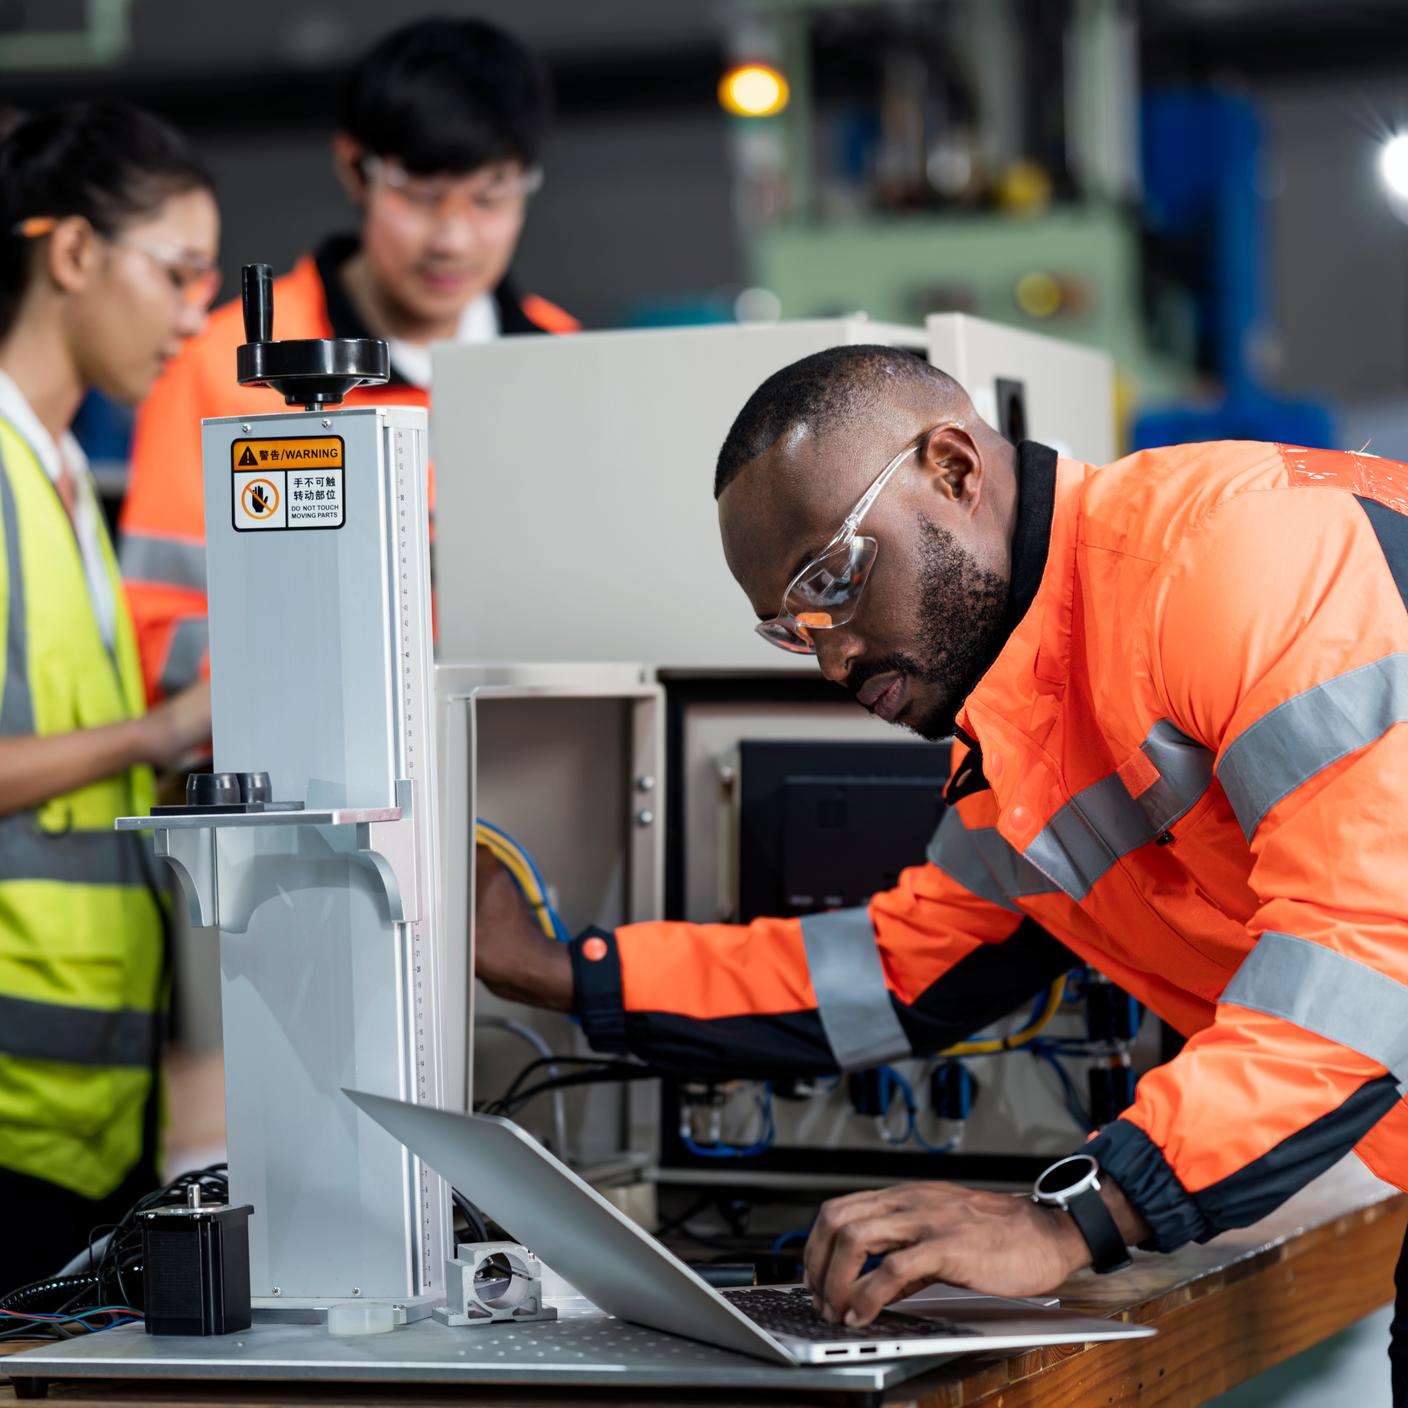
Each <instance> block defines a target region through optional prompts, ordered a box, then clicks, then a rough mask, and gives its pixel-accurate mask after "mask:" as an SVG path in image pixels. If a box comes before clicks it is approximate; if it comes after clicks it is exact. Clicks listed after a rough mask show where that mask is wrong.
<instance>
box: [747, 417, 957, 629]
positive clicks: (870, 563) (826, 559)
mask: <svg viewBox="0 0 1408 1408" xmlns="http://www.w3.org/2000/svg"><path fill="white" fill-rule="evenodd" d="M932 433H933V432H932V431H929V432H926V433H925V436H924V439H928V436H929V435H930V434H932ZM922 443H923V440H921V441H920V442H918V443H917V444H913V445H908V446H906V447H905V448H904V449H903V450H901V451H900V452H899V454H897V455H896V456H895V457H894V459H892V460H891V461H890V462H889V464H887V465H886V466H885V468H884V469H882V470H881V471H880V474H879V476H878V477H877V478H876V480H875V482H874V483H873V484H871V486H870V488H868V489H867V490H866V491H865V493H864V494H863V495H862V496H861V499H860V502H859V503H858V504H857V505H856V506H855V507H854V508H853V509H852V510H851V511H850V514H849V515H848V516H847V518H846V521H845V522H844V523H843V524H842V525H841V527H840V528H839V529H838V530H837V532H836V536H835V537H834V538H832V539H831V541H830V542H829V543H827V545H826V546H825V547H824V548H822V550H821V551H820V552H819V553H818V554H817V555H816V556H815V557H814V558H812V560H811V561H810V562H808V563H807V565H806V566H805V567H803V568H802V570H801V571H800V572H798V573H797V575H796V576H795V577H793V579H792V580H791V582H790V583H789V584H788V586H787V590H786V591H785V592H784V593H783V594H782V610H781V611H779V612H778V613H777V615H776V616H774V617H772V618H771V619H770V620H767V621H759V622H758V624H757V626H756V627H755V629H756V630H757V632H758V634H759V635H760V636H762V638H763V639H764V640H765V641H768V642H770V643H771V644H772V645H775V646H777V648H778V649H779V650H789V651H791V652H792V653H793V654H794V655H815V654H816V641H815V640H814V639H813V636H812V633H813V632H814V631H826V630H830V629H831V628H832V627H833V626H844V625H845V624H846V623H847V622H848V621H849V620H850V619H851V617H852V616H854V615H855V614H856V608H857V606H858V605H859V604H860V598H861V593H862V592H863V591H864V590H865V584H866V583H867V582H868V581H869V580H870V574H871V572H872V571H873V570H874V568H875V556H876V554H877V553H878V552H879V544H878V543H877V542H876V541H875V539H874V538H867V537H863V536H861V535H860V534H858V533H857V532H856V530H857V529H858V528H859V527H860V521H861V519H863V518H864V517H865V515H866V514H867V513H868V512H869V511H870V507H871V505H872V504H873V503H874V502H875V500H876V499H877V498H879V497H880V491H881V490H882V489H883V488H884V487H885V485H886V484H888V483H889V482H890V479H891V478H892V477H893V475H894V473H895V471H896V470H897V469H898V468H899V467H900V466H901V465H902V464H903V463H904V462H905V460H907V459H908V458H909V457H910V456H911V455H912V454H914V453H915V451H916V450H918V449H919V445H920V444H922Z"/></svg>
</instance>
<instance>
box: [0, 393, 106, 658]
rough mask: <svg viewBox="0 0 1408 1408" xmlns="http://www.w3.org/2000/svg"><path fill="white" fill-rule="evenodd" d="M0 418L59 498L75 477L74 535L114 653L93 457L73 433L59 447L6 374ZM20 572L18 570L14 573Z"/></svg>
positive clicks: (95, 610)
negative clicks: (62, 480) (65, 475)
mask: <svg viewBox="0 0 1408 1408" xmlns="http://www.w3.org/2000/svg"><path fill="white" fill-rule="evenodd" d="M0 417H3V418H4V419H5V420H7V421H9V422H10V424H11V425H12V426H14V428H15V430H16V431H17V432H18V433H19V435H20V437H21V438H22V439H24V440H25V441H26V442H27V443H28V445H29V448H30V449H31V450H33V451H34V454H35V458H36V459H38V461H39V463H40V464H41V465H43V466H44V473H45V474H47V475H48V476H49V480H50V482H51V483H52V484H53V485H54V492H55V493H57V492H58V484H59V475H60V473H61V471H62V468H63V467H64V466H67V468H68V472H69V474H70V475H71V476H72V479H73V491H74V510H73V518H74V522H73V531H74V536H75V537H76V538H77V539H78V555H79V557H80V558H81V559H82V561H83V576H84V579H85V580H86V581H87V583H88V597H89V600H90V601H91V602H92V603H93V615H94V616H96V617H97V620H98V629H99V630H100V631H101V632H102V636H103V640H104V641H105V642H106V643H107V647H108V649H109V650H111V649H112V648H113V645H114V643H115V641H116V640H117V601H116V599H115V597H114V594H113V588H112V582H111V580H110V579H109V577H108V568H107V563H106V562H105V561H104V560H103V551H102V547H101V546H100V543H101V530H100V528H99V524H100V522H101V519H100V515H101V513H102V509H101V508H100V507H99V504H98V494H97V491H96V490H95V489H94V487H93V478H92V475H90V474H89V472H88V456H87V455H85V454H84V453H83V447H82V446H81V445H80V444H79V443H78V441H77V440H75V439H74V437H73V433H72V431H68V430H65V431H64V433H63V434H62V435H61V436H60V437H59V439H58V442H57V443H56V442H55V440H54V437H53V436H52V435H50V434H49V432H48V431H47V430H46V429H45V428H44V426H43V424H42V423H41V422H40V420H39V417H38V416H37V415H35V414H34V408H33V407H32V406H31V405H30V404H29V402H28V401H27V400H26V399H25V396H24V392H22V391H21V390H20V389H19V387H18V386H16V385H15V383H14V380H13V379H12V378H11V377H9V376H7V375H6V374H5V373H4V372H0ZM14 570H15V569H14V568H13V567H12V568H11V571H14Z"/></svg>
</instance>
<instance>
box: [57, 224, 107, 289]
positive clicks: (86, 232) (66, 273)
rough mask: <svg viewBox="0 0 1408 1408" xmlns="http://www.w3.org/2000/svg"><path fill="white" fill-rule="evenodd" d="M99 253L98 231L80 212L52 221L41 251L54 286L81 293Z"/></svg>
mask: <svg viewBox="0 0 1408 1408" xmlns="http://www.w3.org/2000/svg"><path fill="white" fill-rule="evenodd" d="M101 257H102V241H101V239H100V238H99V235H98V232H97V231H96V230H95V229H94V228H93V227H92V225H90V224H89V223H88V221H87V220H85V219H84V218H83V216H81V215H70V216H67V217H66V218H65V219H63V220H59V221H57V222H56V223H55V225H54V228H53V230H52V231H51V232H50V235H49V243H48V247H47V248H46V249H45V252H44V267H45V270H46V272H47V273H48V275H49V278H50V279H51V280H52V281H53V283H54V285H55V287H56V288H59V289H60V290H62V291H63V292H64V293H82V291H83V290H84V289H85V288H86V287H87V286H88V281H89V280H90V279H91V278H92V277H93V274H94V271H95V270H96V268H97V265H98V261H99V259H100V258H101Z"/></svg>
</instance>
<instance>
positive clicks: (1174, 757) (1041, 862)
mask: <svg viewBox="0 0 1408 1408" xmlns="http://www.w3.org/2000/svg"><path fill="white" fill-rule="evenodd" d="M1140 751H1141V752H1142V753H1143V754H1144V756H1145V757H1146V758H1148V759H1149V761H1150V762H1151V763H1153V764H1154V766H1155V767H1156V768H1157V769H1158V772H1159V778H1158V781H1157V782H1155V783H1154V784H1153V785H1152V786H1150V787H1148V788H1147V789H1146V790H1145V791H1143V792H1141V793H1140V794H1139V796H1138V797H1131V796H1130V794H1129V789H1128V788H1127V787H1126V786H1125V785H1124V781H1123V779H1121V777H1120V776H1119V774H1118V773H1111V774H1110V775H1109V776H1108V777H1102V778H1101V779H1100V781H1099V782H1094V783H1091V785H1090V786H1089V787H1086V788H1083V789H1082V790H1081V791H1079V792H1077V793H1076V795H1075V796H1074V797H1072V798H1071V800H1070V801H1069V802H1067V803H1066V804H1065V806H1063V807H1062V808H1061V809H1060V810H1059V811H1058V812H1057V813H1056V814H1055V815H1054V816H1053V817H1052V818H1051V820H1050V821H1048V822H1047V823H1046V825H1045V826H1044V827H1042V829H1041V830H1040V831H1039V832H1038V833H1037V835H1036V837H1035V839H1034V840H1032V841H1031V843H1030V844H1029V845H1028V846H1027V848H1026V849H1025V850H1024V851H1023V852H1022V854H1023V855H1024V856H1025V857H1026V858H1027V860H1028V861H1030V862H1031V863H1032V864H1033V865H1034V866H1036V867H1037V869H1038V870H1040V871H1041V872H1042V873H1043V874H1045V875H1048V876H1050V877H1051V879H1052V880H1054V881H1055V882H1056V884H1058V885H1059V886H1060V887H1061V889H1063V890H1064V891H1065V892H1066V893H1067V894H1068V895H1069V896H1070V897H1071V898H1072V899H1073V900H1083V899H1084V898H1085V897H1086V895H1088V894H1089V893H1090V891H1091V889H1092V888H1093V887H1094V885H1095V883H1096V882H1097V881H1098V880H1099V879H1100V877H1101V876H1102V875H1104V874H1105V873H1106V871H1108V870H1109V869H1110V868H1111V867H1112V866H1114V865H1115V863H1116V862H1117V861H1119V860H1120V859H1122V858H1123V857H1124V856H1127V855H1129V853H1130V852H1131V851H1137V850H1138V849H1139V848H1140V846H1144V845H1147V844H1148V843H1149V842H1150V841H1152V840H1153V839H1154V838H1155V837H1156V836H1158V835H1160V834H1161V833H1162V832H1164V831H1166V830H1167V829H1168V828H1169V827H1170V826H1172V825H1173V823H1174V822H1175V821H1177V820H1178V818H1179V817H1181V816H1182V815H1183V814H1184V813H1185V812H1187V811H1188V810H1189V809H1190V808H1191V807H1192V806H1193V805H1194V803H1195V802H1197V800H1198V798H1199V797H1201V796H1202V795H1203V793H1204V792H1206V791H1207V789H1208V784H1209V783H1210V782H1211V781H1212V754H1211V753H1210V752H1209V751H1208V750H1207V749H1206V748H1204V747H1203V746H1202V744H1200V743H1195V742H1194V741H1193V740H1192V739H1191V738H1189V737H1188V736H1187V735H1186V734H1184V733H1181V732H1180V731H1179V730H1178V729H1176V728H1175V727H1174V726H1173V725H1172V724H1171V723H1169V721H1168V720H1167V719H1160V720H1159V722H1158V723H1156V724H1155V725H1154V727H1153V728H1152V729H1151V730H1150V731H1149V736H1148V737H1147V738H1146V739H1145V740H1144V742H1143V743H1142V744H1141V745H1140Z"/></svg>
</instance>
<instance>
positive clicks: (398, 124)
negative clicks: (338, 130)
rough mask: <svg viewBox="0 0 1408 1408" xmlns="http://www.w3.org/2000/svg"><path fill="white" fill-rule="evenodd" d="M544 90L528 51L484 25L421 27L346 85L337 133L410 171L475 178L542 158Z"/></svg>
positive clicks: (432, 23)
mask: <svg viewBox="0 0 1408 1408" xmlns="http://www.w3.org/2000/svg"><path fill="white" fill-rule="evenodd" d="M547 109H548V97H547V83H546V80H545V78H544V76H543V73H542V70H541V68H540V67H539V64H538V61H537V59H536V58H534V56H533V54H532V52H531V51H530V50H529V49H527V48H526V47H525V46H524V45H523V44H522V43H521V42H520V41H519V40H517V39H515V38H514V37H513V36H512V35H511V34H508V33H506V32H505V31H504V30H502V29H498V28H496V27H495V26H494V25H491V24H485V23H484V22H483V21H482V20H451V19H430V20H421V21H419V22H418V23H416V24H409V25H406V26H405V27H404V28H402V29H398V30H394V31H393V32H392V33H391V34H388V35H387V36H386V38H385V39H383V40H382V41H381V42H380V43H379V44H377V45H376V47H375V48H373V49H372V50H371V52H370V53H368V54H367V55H366V56H365V57H364V58H363V59H362V60H361V62H360V63H358V64H357V65H356V67H354V68H353V70H352V72H351V73H350V74H348V76H347V82H346V85H345V87H344V89H343V95H342V109H341V113H340V124H341V127H342V130H343V131H344V132H347V133H349V134H350V135H351V136H353V137H355V138H356V139H357V140H358V141H359V142H360V143H361V144H362V145H363V146H364V147H366V149H367V150H368V151H369V152H372V153H374V154H375V155H377V156H389V157H395V158H396V160H398V161H399V162H401V163H402V164H403V165H404V166H405V168H406V169H407V170H408V171H414V172H416V173H417V174H418V175H422V176H428V175H434V174H436V173H439V172H454V173H457V174H458V173H463V172H468V171H477V170H478V169H479V168H480V167H481V166H487V165H489V163H490V162H495V161H506V160H509V159H510V158H513V157H517V158H518V160H519V161H521V162H522V163H523V164H524V165H525V166H531V165H533V163H534V162H536V161H537V159H538V149H539V147H540V146H541V144H542V138H543V128H544V127H545V126H546V123H547Z"/></svg>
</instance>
